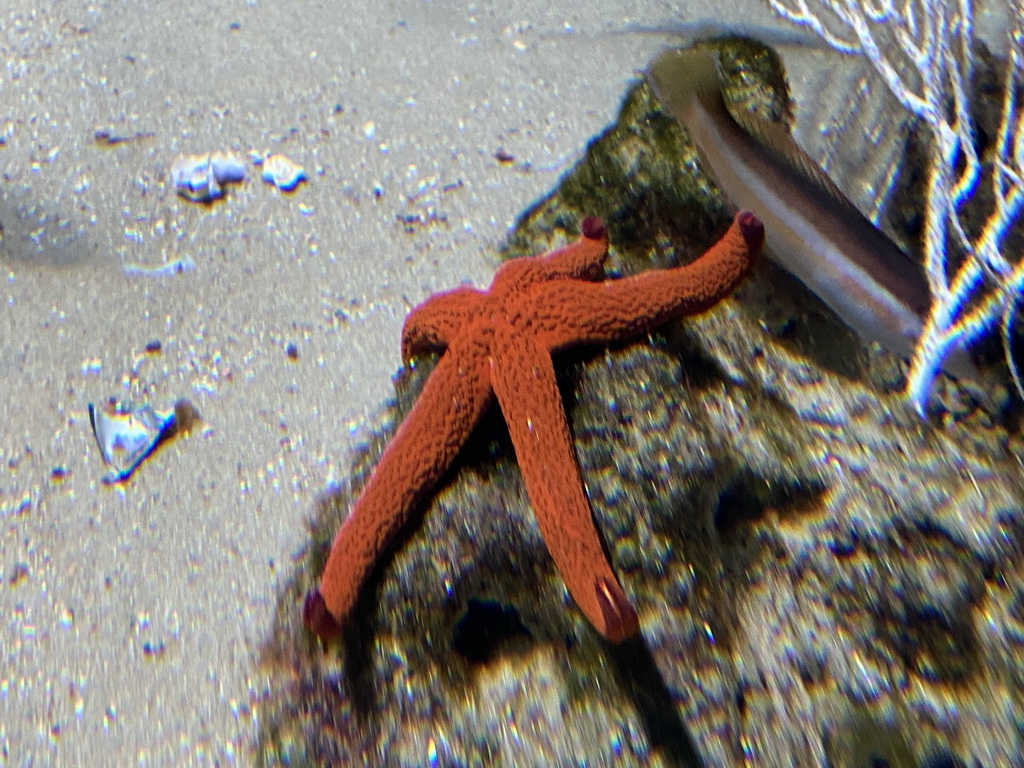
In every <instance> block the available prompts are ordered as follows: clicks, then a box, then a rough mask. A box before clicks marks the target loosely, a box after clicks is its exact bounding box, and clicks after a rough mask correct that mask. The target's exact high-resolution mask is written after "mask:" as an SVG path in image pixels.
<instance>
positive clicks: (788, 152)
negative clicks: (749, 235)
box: [648, 47, 977, 378]
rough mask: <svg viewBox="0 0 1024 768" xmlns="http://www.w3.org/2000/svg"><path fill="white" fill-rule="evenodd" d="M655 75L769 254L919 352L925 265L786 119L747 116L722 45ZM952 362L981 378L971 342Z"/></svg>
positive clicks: (880, 333) (875, 335) (687, 55)
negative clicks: (732, 106) (722, 62)
mask: <svg viewBox="0 0 1024 768" xmlns="http://www.w3.org/2000/svg"><path fill="white" fill-rule="evenodd" d="M648 76H649V80H650V82H651V84H652V86H653V87H654V90H655V92H656V93H657V94H658V97H659V98H660V99H661V102H662V104H663V105H664V106H665V107H666V108H667V109H668V110H669V111H670V112H671V113H672V115H673V117H675V118H676V120H677V121H678V122H679V123H680V124H681V125H682V126H683V127H684V128H685V129H686V130H687V132H688V133H689V134H690V138H691V139H692V140H693V142H694V144H695V145H696V147H697V151H698V153H699V155H700V158H701V161H702V163H703V164H704V165H705V167H706V168H707V169H708V170H710V171H711V173H712V175H713V176H714V178H715V181H716V182H717V183H718V186H719V187H720V188H721V189H722V191H723V192H725V194H726V196H727V197H728V198H729V199H730V200H731V201H732V202H733V203H734V204H735V205H737V206H738V207H740V208H744V209H749V210H751V211H753V212H755V213H756V214H757V215H758V217H759V218H760V219H761V220H762V221H763V222H764V226H765V241H766V246H767V255H768V257H769V258H771V259H772V260H773V261H775V262H776V263H778V264H779V265H780V266H782V267H783V268H784V269H786V270H787V271H788V272H790V273H791V274H793V275H794V276H795V277H797V278H798V279H799V280H800V281H801V282H802V283H803V284H804V285H806V286H807V287H808V288H809V289H810V290H811V291H813V292H814V293H815V294H816V295H817V296H818V297H820V298H821V299H822V300H823V301H825V303H826V304H828V306H829V307H830V308H831V309H832V311H834V312H835V313H836V315H838V316H839V317H840V319H842V320H843V322H845V323H846V324H847V325H848V326H850V327H851V328H852V329H854V330H855V331H857V332H858V333H859V334H860V335H861V336H862V337H863V338H866V339H871V340H874V341H877V342H878V343H879V344H881V345H882V346H883V347H885V348H886V349H888V350H889V351H891V352H894V353H896V354H898V355H901V356H903V357H905V358H909V357H911V356H912V355H913V352H914V347H915V346H916V344H917V340H918V338H919V337H920V335H921V331H922V327H923V321H924V318H925V317H926V316H927V313H928V309H929V306H930V301H931V298H930V293H929V289H928V279H927V275H926V274H925V271H924V269H923V267H922V266H921V265H920V264H918V263H917V262H915V261H914V260H913V259H911V258H910V257H908V256H907V254H905V253H904V252H903V251H902V250H901V249H900V247H899V246H897V245H896V244H895V243H894V242H893V241H892V240H891V239H890V238H889V237H888V236H887V235H886V234H885V233H884V232H882V231H881V230H880V229H878V228H877V227H876V226H875V225H874V224H872V223H871V221H870V220H869V219H868V218H867V217H866V216H864V214H862V213H861V212H860V211H859V210H858V209H857V207H856V206H854V205H853V203H852V202H850V200H849V199H848V198H846V197H845V196H844V195H843V193H842V192H841V191H840V190H839V188H838V187H836V185H835V184H834V183H833V182H832V181H831V180H830V179H829V178H828V176H826V175H825V173H824V172H823V171H822V170H821V168H820V167H819V166H818V165H817V164H816V163H815V162H814V161H813V160H812V159H811V158H810V157H809V156H808V155H807V154H806V153H805V152H804V151H803V150H802V149H800V147H799V146H798V145H797V144H796V142H795V141H793V139H792V137H791V136H790V135H789V133H788V131H786V129H785V127H784V126H782V125H779V124H774V123H768V122H767V121H763V120H760V119H758V118H755V117H754V116H753V115H751V116H750V119H749V122H746V121H745V122H744V125H740V123H739V122H737V120H736V119H735V118H734V117H733V116H732V115H731V114H730V112H729V111H728V109H727V108H726V105H725V100H724V97H723V96H722V89H721V81H720V79H719V74H718V62H717V54H716V53H715V52H714V51H713V50H712V49H709V48H705V47H693V48H689V49H686V50H678V51H669V52H668V53H665V54H662V55H661V56H660V57H658V58H657V59H656V60H655V61H654V63H653V64H652V65H651V68H650V70H649V73H648ZM942 367H943V370H945V371H946V372H947V373H950V374H952V375H954V376H956V377H958V378H976V377H977V371H976V369H975V367H974V364H973V363H972V362H971V360H970V358H969V356H968V355H967V353H966V351H965V350H963V349H955V350H953V351H952V352H950V354H949V355H948V356H947V358H946V359H945V360H944V361H943V365H942Z"/></svg>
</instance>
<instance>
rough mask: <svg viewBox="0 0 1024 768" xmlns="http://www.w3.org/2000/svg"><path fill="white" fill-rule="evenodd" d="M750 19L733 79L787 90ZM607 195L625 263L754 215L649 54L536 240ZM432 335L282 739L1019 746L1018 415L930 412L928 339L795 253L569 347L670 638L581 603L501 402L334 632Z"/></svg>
mask: <svg viewBox="0 0 1024 768" xmlns="http://www.w3.org/2000/svg"><path fill="white" fill-rule="evenodd" d="M723 50H724V55H723V61H724V63H725V65H726V70H727V73H728V74H729V77H730V91H729V92H730V95H731V96H732V97H734V98H743V99H748V100H749V101H750V102H751V104H752V105H753V107H754V108H758V109H763V110H768V112H769V114H772V115H773V116H775V117H777V118H779V119H786V118H787V115H788V109H789V101H788V96H787V94H786V92H785V88H784V85H783V83H784V80H783V78H782V73H781V68H780V66H779V64H778V60H777V58H776V57H774V55H773V54H771V52H769V51H766V50H765V49H763V48H759V47H757V46H755V45H752V44H750V43H746V42H743V43H740V42H732V43H728V44H725V47H724V49H723ZM757 72H759V73H760V74H756V73H757ZM765 72H767V75H766V74H765ZM755 74H756V76H755ZM766 82H767V83H768V85H767V86H766V85H765V83H766ZM737 108H747V106H745V105H737ZM588 214H596V215H600V216H602V217H604V218H605V220H606V221H607V222H608V224H609V229H610V232H611V239H612V248H613V254H612V257H611V259H610V260H609V269H608V272H609V273H610V274H611V275H614V274H627V273H633V272H636V271H640V270H643V269H651V268H659V267H663V266H666V265H670V264H674V263H678V262H679V261H680V260H688V259H691V258H695V257H696V256H698V255H699V254H700V253H701V252H702V251H703V250H704V249H705V248H706V247H707V246H708V245H709V244H710V243H711V242H712V241H713V240H714V239H715V237H716V236H717V235H719V234H720V233H721V232H722V231H723V230H724V228H725V225H726V223H727V221H728V215H727V212H726V207H725V203H724V201H723V200H722V199H721V197H720V196H719V195H718V193H717V192H716V191H715V190H714V188H713V187H712V186H711V185H710V183H709V182H708V181H707V180H706V179H704V178H703V177H702V176H701V175H700V172H699V167H698V162H697V160H696V155H695V153H694V151H693V149H692V147H691V146H690V144H689V142H688V140H687V139H686V137H685V135H684V134H683V133H682V131H681V130H680V129H679V128H678V126H677V125H676V124H675V122H674V121H673V120H672V119H671V118H670V117H668V116H667V115H666V114H665V113H663V112H662V110H661V108H660V107H659V105H658V104H657V103H656V101H655V100H654V97H653V96H652V94H651V92H650V91H649V90H648V89H647V88H646V87H645V86H644V85H643V84H641V83H638V84H637V85H635V86H634V87H633V88H631V89H630V91H629V93H628V94H627V95H626V98H625V101H624V104H623V109H622V113H621V115H620V118H619V121H618V122H617V123H616V125H614V126H612V127H611V128H609V129H608V130H607V131H606V132H605V133H604V134H602V135H601V136H599V137H598V138H596V139H595V140H594V141H593V142H592V143H591V145H590V146H589V148H588V151H587V153H586V157H585V158H584V159H583V160H582V161H581V162H580V163H579V165H578V166H577V167H576V168H574V169H573V170H572V171H571V172H570V173H568V174H567V175H566V177H565V178H564V179H562V181H561V182H560V185H559V187H558V189H556V190H555V191H554V192H552V194H551V195H550V196H549V197H547V198H545V199H544V200H542V201H541V202H539V203H538V204H537V205H536V206H534V207H533V208H532V209H531V210H529V211H527V212H526V213H525V214H524V215H523V217H522V219H521V221H520V223H519V226H518V227H517V230H516V232H515V235H514V236H513V238H512V240H511V243H510V245H509V248H508V255H509V256H521V255H528V254H534V253H539V252H541V251H544V250H546V249H547V248H548V247H550V246H551V245H553V244H555V243H556V242H557V241H559V240H562V239H564V238H565V237H569V236H571V233H572V232H574V231H575V228H576V226H577V222H578V221H579V219H580V217H582V216H583V215H588ZM431 365H432V363H431V361H430V360H421V361H419V362H418V363H417V365H416V366H415V368H414V369H411V370H407V371H405V372H403V373H402V374H401V375H400V376H399V377H398V378H397V379H396V391H397V397H396V399H395V401H394V402H391V403H389V404H388V405H387V406H386V409H385V411H384V416H383V423H385V425H386V426H385V427H384V428H383V429H382V430H381V432H380V433H379V434H377V435H376V436H375V437H374V439H373V440H372V441H371V444H370V445H368V446H367V447H366V450H365V452H364V453H363V455H362V456H361V458H360V460H359V461H358V463H357V465H356V466H355V467H354V468H353V473H352V480H351V483H350V485H349V486H348V487H346V488H343V489H341V490H336V491H331V492H328V493H326V494H325V496H324V497H323V499H322V500H321V502H320V503H319V504H318V507H317V510H316V519H315V521H314V522H313V534H312V545H311V547H310V549H309V553H308V555H307V556H306V558H305V559H304V561H303V562H302V563H301V565H300V566H299V568H298V570H297V573H296V575H295V579H294V581H293V582H292V583H291V584H290V585H289V587H288V589H287V590H286V591H285V593H284V594H283V595H282V597H281V604H280V605H281V608H280V614H279V620H278V623H277V625H276V627H275V629H274V635H273V638H272V640H271V641H270V643H269V644H268V646H267V648H266V651H265V654H264V659H263V665H264V669H265V671H266V674H267V675H268V676H269V677H270V679H271V681H272V690H273V693H272V696H271V697H270V698H269V699H268V700H267V701H264V702H262V703H261V713H262V715H261V720H262V722H263V732H262V735H261V743H260V757H261V759H262V761H263V762H264V763H266V764H268V765H281V764H288V765H349V764H355V765H359V764H368V765H382V766H432V765H438V766H475V765H481V766H482V765H487V766H534V765H536V766H562V765H592V766H605V765H622V766H631V765H654V766H657V765H665V766H667V765H706V766H733V765H755V766H775V765H780V766H790V765H801V766H813V765H831V766H873V765H890V766H911V765H930V764H943V765H945V764H950V765H955V764H957V761H958V760H962V761H964V762H965V763H966V764H971V765H973V764H984V765H1011V764H1013V761H1014V760H1015V759H1016V757H1015V756H1016V755H1019V754H1021V753H1022V751H1024V745H1022V743H1021V740H1022V739H1021V728H1022V724H1024V711H1022V708H1021V703H1022V699H1024V696H1022V694H1024V673H1022V672H1021V671H1020V670H1021V669H1024V658H1022V656H1024V607H1022V606H1024V587H1022V586H1021V585H1022V583H1024V579H1022V577H1024V554H1022V543H1024V507H1022V501H1021V500H1022V499H1024V470H1022V457H1024V448H1022V444H1021V440H1020V437H1019V435H1017V434H1011V433H1010V432H1008V431H1007V429H1006V428H1005V427H1003V426H999V425H997V424H994V423H993V421H994V420H993V419H992V418H991V417H990V416H989V415H986V414H984V413H981V412H980V411H972V410H971V408H970V403H971V401H970V400H969V398H968V399H967V400H963V401H961V402H964V403H966V404H965V405H964V406H963V408H964V409H965V410H964V412H963V413H962V414H961V415H962V416H964V417H965V418H963V419H961V420H960V421H955V420H954V421H952V422H951V423H950V424H948V425H946V426H941V425H936V424H929V423H925V422H923V421H921V420H920V419H919V418H918V417H917V416H916V415H915V414H914V413H913V412H912V410H911V409H910V408H909V407H908V406H907V405H906V403H905V402H904V400H903V398H902V396H901V394H900V393H899V391H898V385H899V375H900V371H901V369H900V365H901V364H900V363H899V362H898V361H894V360H892V359H891V358H889V357H888V356H887V355H884V354H882V353H878V352H873V353H868V352H865V351H864V348H863V345H862V343H861V342H860V341H858V340H857V339H855V338H853V337H852V336H851V335H850V334H849V333H848V332H846V331H845V330H844V329H843V328H842V326H841V325H840V324H839V322H838V321H837V320H835V318H833V317H832V316H831V315H830V313H828V311H827V309H826V308H824V307H823V306H821V305H820V304H819V303H818V302H817V300H816V299H814V298H813V297H812V296H810V294H808V293H807V292H806V291H804V290H803V289H802V288H801V287H800V286H799V285H798V284H796V283H795V281H793V280H792V279H791V278H789V277H788V276H786V275H785V274H783V273H781V272H780V271H779V270H777V269H774V268H772V267H771V266H770V265H761V266H759V268H758V269H757V270H756V271H755V274H754V275H753V277H752V278H751V280H750V281H748V283H746V284H745V285H744V286H743V287H742V288H741V289H740V291H739V292H738V294H737V295H736V296H734V297H733V298H731V299H729V300H727V301H725V302H722V303H721V304H720V305H718V306H717V307H715V308H714V309H713V310H712V311H710V312H708V313H706V314H704V315H702V316H699V317H696V318H684V319H683V320H681V321H679V322H677V323H672V324H670V325H669V326H667V327H665V328H664V329H662V331H661V332H660V333H659V334H657V335H655V336H651V337H645V338H640V339H637V340H636V341H635V342H634V343H631V344H629V345H624V346H619V347H615V348H612V349H591V350H581V351H577V352H574V353H572V354H569V355H563V356H561V357H559V358H558V359H557V361H556V367H557V369H558V371H559V375H560V384H561V388H562V394H563V400H564V403H565V408H566V412H567V414H568V416H569V418H570V421H571V426H572V431H573V435H574V439H575V447H576V452H577V456H578V460H579V464H580V467H581V470H582V474H583V477H584V481H585V484H586V489H587V493H588V496H589V498H590V502H591V506H592V509H593V513H594V518H595V521H596V523H597V527H598V529H599V531H600V533H601V535H602V537H603V539H604V541H605V543H606V546H607V550H608V552H609V555H610V559H611V562H612V566H613V568H614V569H615V571H616V573H617V574H618V575H619V577H620V580H621V582H622V585H623V588H624V589H625V591H626V593H627V594H628V595H629V596H630V598H631V600H632V601H633V603H634V605H635V606H636V608H637V611H638V613H639V616H640V621H641V632H642V636H641V637H640V638H638V639H636V640H634V641H630V642H627V643H625V644H623V645H620V646H617V647H616V646H610V645H609V644H607V643H605V642H604V641H603V640H601V638H600V637H599V636H598V635H597V634H596V632H595V631H594V630H593V628H592V627H591V626H590V625H589V624H588V623H587V622H586V620H585V619H584V618H583V617H582V615H581V614H580V613H579V612H578V611H577V610H576V608H575V607H574V606H573V604H572V602H571V600H570V599H569V596H568V594H567V592H566V590H565V587H564V585H563V584H562V581H561V579H560V577H559V575H558V573H557V571H556V570H555V569H554V567H553V564H552V562H551V559H550V557H549V556H548V554H547V551H546V549H545V547H544V543H543V540H542V539H541V536H540V534H539V531H538V529H537V525H536V522H535V520H534V518H533V516H532V513H531V511H530V508H529V504H528V502H527V499H526V495H525V491H524V488H523V484H522V480H521V477H520V475H519V471H518V468H517V466H516V463H515V458H514V455H513V451H512V448H511V443H510V441H509V438H508V434H507V432H506V431H505V428H504V425H503V423H502V421H501V418H500V414H498V413H497V412H496V410H495V412H492V413H491V414H489V415H488V417H486V419H485V420H484V423H483V424H481V425H480V427H479V428H478V429H477V430H476V432H475V433H474V435H473V437H472V438H471V440H470V442H469V443H468V444H467V446H466V447H465V448H464V450H463V451H462V454H461V456H460V459H459V461H458V462H457V464H456V466H454V467H453V468H452V470H451V472H450V473H449V475H448V477H447V478H446V479H445V481H443V482H442V483H441V484H440V485H439V486H438V488H437V489H436V492H435V493H434V494H433V495H432V496H431V498H430V499H429V501H428V502H427V503H426V504H425V505H424V508H423V510H422V515H419V516H416V517H415V519H414V521H413V522H412V524H411V525H410V526H409V528H408V531H407V532H406V533H405V534H404V535H403V536H402V537H401V538H400V540H399V541H398V542H397V544H396V546H395V548H394V552H393V553H392V554H391V555H390V556H389V557H387V558H386V559H385V560H384V561H383V562H381V563H380V565H379V567H378V569H377V572H376V575H375V577H374V579H373V580H372V583H371V584H369V585H368V586H367V588H366V590H365V592H364V594H363V597H362V599H361V602H360V605H359V607H358V609H357V611H356V614H355V618H354V619H353V621H352V623H351V625H350V626H349V627H347V629H346V632H345V635H344V637H343V639H342V641H341V642H338V643H336V644H333V645H331V646H328V647H322V646H321V645H320V644H319V642H318V641H316V640H315V639H314V638H313V637H312V636H311V635H309V634H308V633H307V632H306V631H305V630H304V629H303V627H302V624H301V621H300V619H299V605H300V603H301V597H302V595H303V594H304V593H305V591H306V589H307V588H308V587H309V586H311V585H312V584H313V583H314V582H315V581H316V579H317V578H318V575H319V571H320V568H321V567H322V566H323V562H324V559H325V556H326V548H327V547H328V546H329V544H330V541H331V539H332V537H333V535H334V532H335V530H336V529H337V527H338V525H339V523H340V521H341V520H343V519H344V517H345V515H346V514H347V512H348V509H349V507H350V504H351V501H352V499H353V498H354V495H355V494H356V493H358V490H359V488H360V486H361V485H362V483H363V482H365V480H366V478H367V477H368V474H369V473H370V472H371V471H372V467H373V464H374V463H375V462H376V460H377V459H378V458H379V456H380V453H381V451H382V448H383V446H384V444H385V443H386V440H387V436H388V435H390V434H392V433H393V430H394V427H395V425H397V424H398V423H399V422H400V420H401V418H402V417H403V415H404V414H405V413H407V412H408V410H409V409H410V408H411V406H412V403H413V402H414V401H415V397H416V394H417V393H418V391H419V389H420V387H421V386H422V383H423V381H424V380H425V376H426V375H428V373H429V369H430V368H431ZM951 392H952V390H951ZM943 761H944V762H943Z"/></svg>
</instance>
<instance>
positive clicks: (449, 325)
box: [402, 286, 486, 362]
mask: <svg viewBox="0 0 1024 768" xmlns="http://www.w3.org/2000/svg"><path fill="white" fill-rule="evenodd" d="M485 303H486V294H485V293H483V291H478V290H477V289H475V288H470V287H469V286H460V287H459V288H453V289H452V290H450V291H445V292H444V293H438V294H436V295H434V296H431V297H430V298H429V299H427V300H426V301H425V302H423V303H422V304H420V305H419V306H418V307H416V308H415V309H414V310H412V311H411V312H410V313H409V315H408V317H406V318H405V324H404V325H403V326H402V360H404V361H406V362H408V361H409V360H410V359H411V358H412V357H413V355H417V354H419V353H420V352H427V351H432V350H443V349H445V348H446V347H447V346H448V345H449V344H450V343H451V340H452V339H453V338H455V336H456V334H458V332H459V331H460V330H462V329H464V328H465V327H466V326H467V325H469V323H470V322H471V321H472V319H473V318H474V317H476V316H478V315H479V314H480V313H481V312H482V309H483V306H484V304H485Z"/></svg>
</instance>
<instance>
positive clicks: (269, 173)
mask: <svg viewBox="0 0 1024 768" xmlns="http://www.w3.org/2000/svg"><path fill="white" fill-rule="evenodd" d="M263 180H264V181H265V182H267V183H268V184H273V185H274V186H275V187H277V188H278V189H280V190H281V191H282V192H291V191H292V190H294V189H295V188H296V187H297V186H299V184H301V183H302V182H304V181H305V180H306V171H305V170H304V169H303V168H302V166H301V165H297V164H296V163H293V162H292V161H291V160H289V159H288V158H287V157H285V156H284V155H267V156H266V158H264V160H263Z"/></svg>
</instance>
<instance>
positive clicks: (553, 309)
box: [521, 212, 764, 352]
mask: <svg viewBox="0 0 1024 768" xmlns="http://www.w3.org/2000/svg"><path fill="white" fill-rule="evenodd" d="M763 243H764V226H763V225H762V224H761V222H760V220H759V219H758V218H757V217H756V216H754V215H753V214H752V213H748V212H741V213H738V214H737V215H736V218H735V219H734V220H733V223H732V225H731V226H730V227H729V230H728V231H727V232H726V233H725V235H723V237H722V239H721V240H719V241H718V242H717V243H716V244H715V245H713V246H712V247H711V248H710V249H709V250H708V252H707V253H705V254H704V255H703V256H701V257H700V258H699V259H697V260H696V261H694V262H692V263H691V264H687V265H685V266H682V267H674V268H672V269H663V270H651V271H649V272H644V273H642V274H639V275H634V276H633V277H627V278H623V279H621V280H607V281H605V282H603V283H578V282H575V283H574V282H567V281H563V282H555V283H548V284H545V285H540V286H537V287H535V288H533V289H532V290H531V291H530V294H529V302H528V304H529V306H528V307H524V308H522V309H521V312H522V314H523V315H524V316H527V315H529V316H532V317H533V320H532V324H533V327H534V328H535V329H537V330H538V331H539V334H540V336H541V338H542V340H543V341H542V344H543V345H544V346H545V347H546V348H547V349H548V350H550V351H552V352H557V351H559V350H561V349H565V348H566V347H569V346H572V345H575V344H598V343H604V344H607V343H610V342H613V341H617V340H620V339H626V338H630V337H633V336H637V335H639V334H642V333H646V332H647V331H649V330H651V329H652V328H656V327H657V326H659V325H661V324H663V323H665V322H666V321H668V320H670V319H672V318H674V317H679V316H680V315H693V314H698V313H700V312H703V311H705V310H706V309H709V308H710V307H712V306H714V304H716V303H717V302H718V301H719V300H721V299H722V298H723V297H724V296H726V295H728V294H729V293H730V292H732V290H733V289H734V288H735V287H736V286H737V284H738V283H739V282H740V280H742V279H743V277H744V276H745V275H746V274H747V272H748V271H749V270H750V268H751V266H753V264H754V261H755V259H756V258H757V256H758V255H759V254H760V252H761V246H762V244H763Z"/></svg>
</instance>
